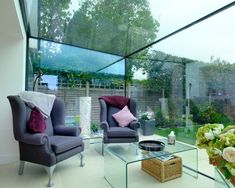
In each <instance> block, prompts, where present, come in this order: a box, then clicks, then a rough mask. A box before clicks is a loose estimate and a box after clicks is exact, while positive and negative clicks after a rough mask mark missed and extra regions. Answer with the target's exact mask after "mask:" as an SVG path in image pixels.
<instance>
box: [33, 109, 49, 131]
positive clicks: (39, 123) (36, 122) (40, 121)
mask: <svg viewBox="0 0 235 188" xmlns="http://www.w3.org/2000/svg"><path fill="white" fill-rule="evenodd" d="M45 129H46V123H45V121H44V117H43V115H42V114H41V113H40V111H39V110H38V109H37V108H36V107H34V108H33V109H32V111H31V114H30V118H29V130H30V132H32V133H44V132H45Z"/></svg>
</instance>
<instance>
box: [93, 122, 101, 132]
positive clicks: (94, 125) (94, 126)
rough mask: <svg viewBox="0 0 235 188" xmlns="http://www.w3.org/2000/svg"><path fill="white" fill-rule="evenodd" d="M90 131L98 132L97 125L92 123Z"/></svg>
mask: <svg viewBox="0 0 235 188" xmlns="http://www.w3.org/2000/svg"><path fill="white" fill-rule="evenodd" d="M91 130H92V132H97V131H98V130H99V124H98V123H94V122H93V123H92V124H91Z"/></svg>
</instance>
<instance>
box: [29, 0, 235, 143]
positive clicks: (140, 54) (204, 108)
mask: <svg viewBox="0 0 235 188" xmlns="http://www.w3.org/2000/svg"><path fill="white" fill-rule="evenodd" d="M25 3H26V5H27V10H25V11H26V12H27V15H28V21H27V23H29V27H28V28H29V30H28V37H29V49H28V62H27V88H28V90H33V89H35V90H38V91H42V92H45V93H54V94H56V95H57V96H59V97H61V98H63V99H64V100H65V103H66V113H67V116H73V117H76V116H77V114H79V108H80V107H79V99H78V98H79V97H81V96H91V97H92V115H91V117H92V121H94V122H98V120H99V116H98V114H99V105H98V100H97V98H98V96H101V95H126V96H129V97H133V98H135V99H136V100H137V101H138V112H139V115H140V114H142V113H143V112H145V111H150V112H152V113H153V114H154V118H155V119H156V127H157V128H158V130H157V131H156V133H157V134H161V135H164V136H166V135H167V134H168V133H169V131H170V130H175V131H176V132H177V137H178V138H182V141H185V142H188V143H194V142H195V131H196V130H197V128H198V127H200V126H201V125H203V124H205V123H224V124H226V125H227V124H233V122H234V118H235V116H234V110H235V95H234V93H235V92H234V85H235V84H234V81H233V80H234V78H233V77H234V75H235V73H234V71H235V68H234V62H235V56H234V54H235V53H234V48H233V45H234V43H235V39H234V33H235V26H234V24H233V22H232V20H233V19H232V18H234V17H235V14H234V12H235V10H234V9H235V8H234V5H235V2H234V1H231V0H225V1H214V0H208V1H206V2H205V1H204V0H198V1H188V0H177V1H174V2H172V1H168V0H167V1H158V0H127V1H126V0H114V1H110V0H97V1H93V0H63V1H61V0H55V1H47V0H27V1H26V0H25ZM196 20H198V21H196ZM195 21H196V22H195ZM186 25H187V26H186ZM184 26H186V27H184ZM182 27H183V28H184V29H181V28H182ZM179 31H180V32H179ZM37 76H39V77H40V79H38V80H36V79H35V78H36V77H37ZM35 80H36V81H35ZM178 128H179V129H178Z"/></svg>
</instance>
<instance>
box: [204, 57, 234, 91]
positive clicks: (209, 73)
mask: <svg viewBox="0 0 235 188" xmlns="http://www.w3.org/2000/svg"><path fill="white" fill-rule="evenodd" d="M234 71H235V64H232V63H229V62H227V61H225V60H221V59H220V58H217V59H213V58H212V60H211V63H210V64H207V65H205V66H203V67H201V72H202V75H203V78H204V79H205V83H206V85H207V87H208V89H209V95H210V93H211V92H212V91H213V90H215V91H219V90H220V91H222V90H224V89H225V88H230V87H233V84H232V83H233V82H234Z"/></svg>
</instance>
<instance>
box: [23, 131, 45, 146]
mask: <svg viewBox="0 0 235 188" xmlns="http://www.w3.org/2000/svg"><path fill="white" fill-rule="evenodd" d="M20 141H21V142H24V143H26V144H30V145H38V146H39V145H44V144H46V143H48V142H49V138H48V136H47V135H46V134H44V133H35V134H29V133H25V134H23V137H22V138H21V139H20Z"/></svg>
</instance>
